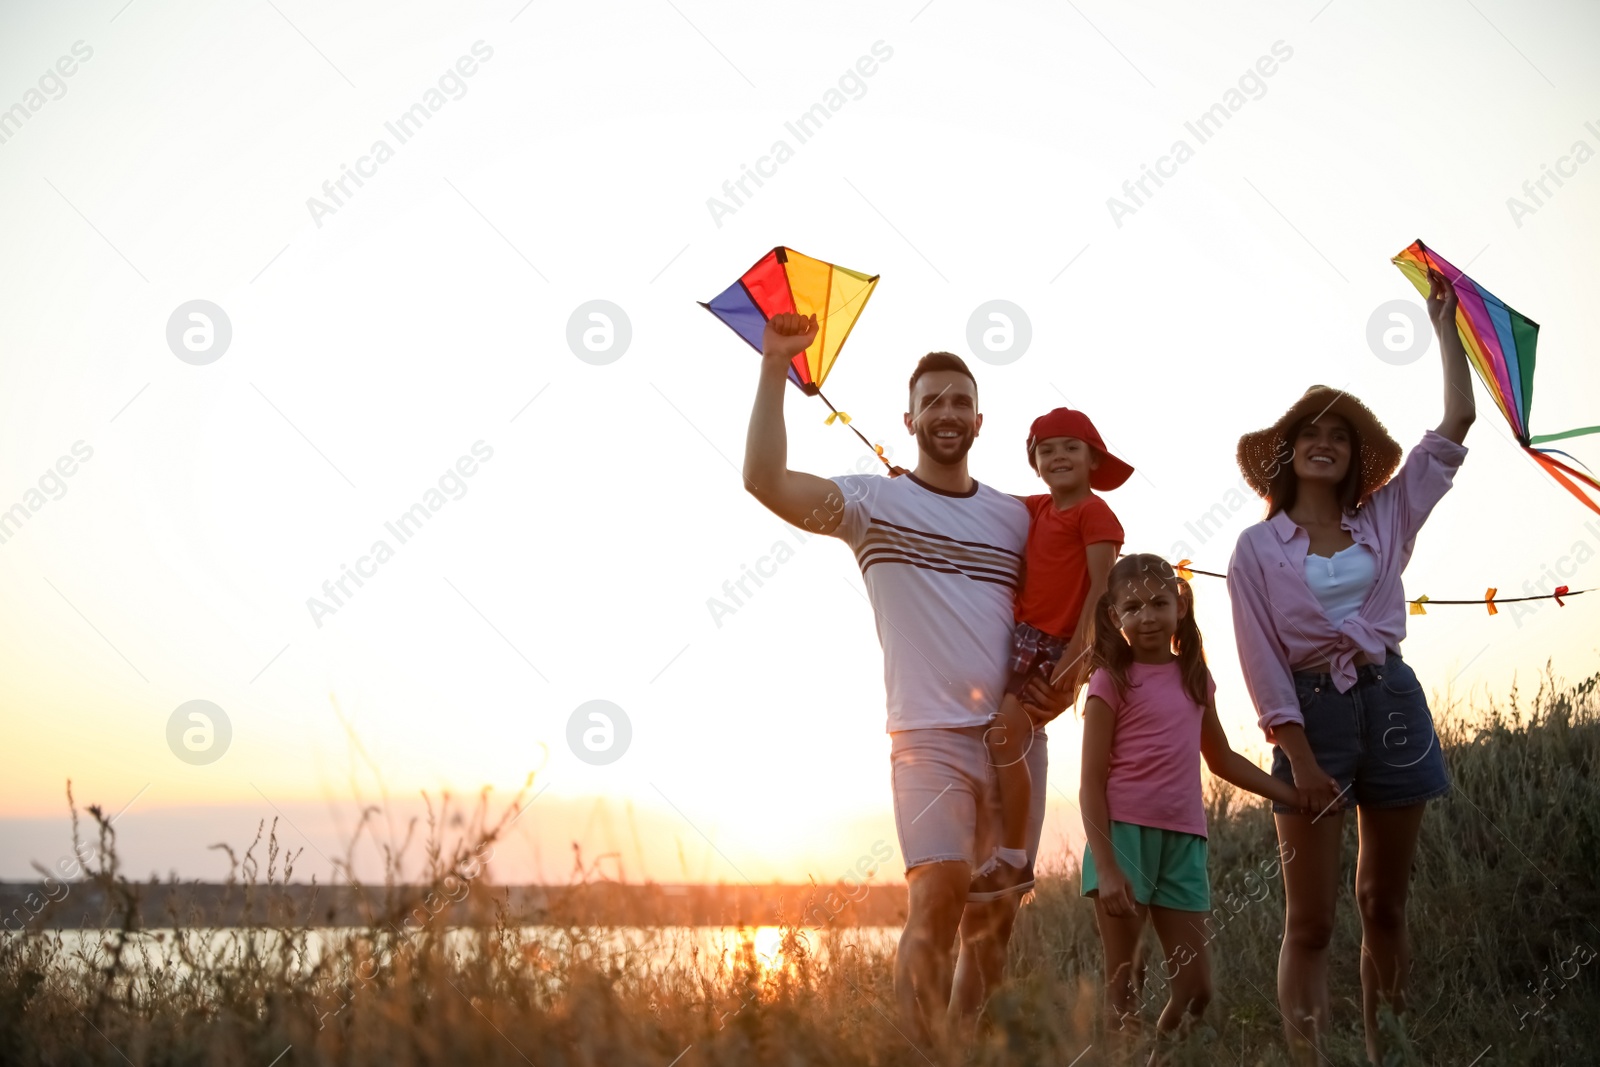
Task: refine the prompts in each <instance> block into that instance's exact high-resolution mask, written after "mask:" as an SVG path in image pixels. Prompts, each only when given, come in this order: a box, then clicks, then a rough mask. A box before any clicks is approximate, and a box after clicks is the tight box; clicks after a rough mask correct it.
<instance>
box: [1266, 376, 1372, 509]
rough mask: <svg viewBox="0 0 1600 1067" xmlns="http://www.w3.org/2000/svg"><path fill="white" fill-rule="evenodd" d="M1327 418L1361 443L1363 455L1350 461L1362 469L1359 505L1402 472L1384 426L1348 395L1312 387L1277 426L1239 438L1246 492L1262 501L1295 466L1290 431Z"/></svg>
mask: <svg viewBox="0 0 1600 1067" xmlns="http://www.w3.org/2000/svg"><path fill="white" fill-rule="evenodd" d="M1325 412H1331V413H1332V414H1334V415H1338V416H1340V417H1341V418H1343V419H1344V420H1345V421H1346V422H1348V423H1349V424H1350V428H1351V429H1353V430H1354V431H1355V432H1356V436H1357V437H1358V438H1359V439H1360V441H1359V443H1360V446H1361V453H1360V455H1359V456H1353V457H1351V459H1352V461H1353V462H1359V463H1360V464H1361V494H1360V497H1361V499H1362V500H1365V499H1366V498H1367V497H1368V496H1369V495H1370V494H1371V493H1372V491H1373V490H1375V489H1377V488H1378V487H1379V486H1381V485H1382V484H1383V483H1384V482H1387V481H1388V480H1389V478H1390V477H1391V476H1392V475H1393V474H1394V472H1395V468H1397V467H1399V466H1400V446H1399V444H1397V443H1396V442H1395V439H1394V438H1393V437H1390V436H1389V431H1388V430H1385V429H1384V428H1383V423H1381V422H1379V421H1378V417H1377V416H1376V415H1374V414H1373V413H1372V412H1371V411H1370V410H1369V409H1368V408H1367V406H1366V405H1365V404H1363V403H1362V402H1361V401H1359V400H1357V399H1356V398H1355V397H1353V396H1351V395H1350V394H1349V393H1345V392H1341V391H1340V390H1338V389H1334V388H1331V387H1329V386H1326V385H1313V386H1312V387H1311V388H1310V389H1307V390H1306V392H1305V395H1304V396H1302V397H1301V398H1300V399H1299V400H1297V401H1295V403H1294V406H1293V407H1291V408H1290V409H1289V410H1288V411H1286V412H1284V413H1283V417H1282V418H1280V419H1279V420H1278V421H1277V422H1275V423H1273V424H1272V425H1271V426H1268V427H1267V428H1266V429H1265V430H1257V431H1255V432H1254V433H1247V434H1245V435H1244V436H1243V437H1241V438H1239V453H1238V458H1239V470H1240V471H1241V472H1242V473H1243V474H1244V477H1245V481H1247V482H1249V483H1250V488H1252V489H1254V490H1255V491H1256V493H1257V494H1258V495H1260V496H1262V497H1265V496H1266V495H1267V493H1268V490H1269V489H1270V487H1271V485H1272V476H1273V474H1275V473H1276V472H1277V470H1278V469H1279V468H1280V467H1282V466H1283V465H1284V464H1287V463H1292V462H1293V461H1294V448H1293V442H1292V441H1289V440H1288V439H1287V436H1288V433H1289V430H1290V428H1291V427H1293V426H1294V424H1295V423H1297V422H1299V421H1300V420H1302V419H1311V418H1316V417H1317V416H1319V415H1322V414H1323V413H1325Z"/></svg>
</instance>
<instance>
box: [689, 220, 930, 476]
mask: <svg viewBox="0 0 1600 1067" xmlns="http://www.w3.org/2000/svg"><path fill="white" fill-rule="evenodd" d="M877 285H878V276H877V275H876V274H874V275H872V276H870V277H869V276H867V275H865V274H862V273H861V272H860V271H856V270H850V269H849V268H848V267H840V266H837V265H835V264H833V263H824V262H823V261H822V260H820V259H812V258H811V257H810V256H807V255H802V254H801V253H799V252H796V251H795V250H794V249H792V248H785V247H783V246H782V245H779V246H778V247H777V248H774V249H773V250H772V251H770V252H768V253H767V254H766V255H764V256H762V257H761V258H760V259H759V260H757V261H756V264H755V266H753V267H751V268H750V269H749V270H747V271H745V272H744V273H743V274H742V275H740V276H739V280H738V281H736V282H734V283H733V284H732V285H730V286H728V288H726V289H724V290H723V291H722V292H721V293H720V294H718V295H717V296H715V297H713V298H712V300H711V302H710V303H706V302H704V301H701V302H700V306H701V307H703V308H705V309H706V310H707V311H709V312H711V314H713V315H715V316H716V317H717V318H719V319H721V320H722V321H723V322H724V323H726V324H727V326H728V328H729V329H731V330H732V331H733V332H734V333H736V334H738V335H739V336H740V337H742V338H744V340H745V343H747V344H748V345H749V346H750V347H751V348H753V349H755V350H756V351H757V352H760V351H761V334H762V331H763V330H765V329H766V325H767V320H768V319H770V318H771V317H772V316H774V315H781V314H784V313H786V312H795V313H798V314H801V315H815V316H816V317H817V336H816V338H815V339H814V340H813V341H812V342H811V347H809V348H807V349H806V350H805V351H804V352H802V353H800V354H799V355H797V356H795V357H794V361H793V362H792V363H791V364H790V366H789V380H790V381H791V382H793V383H794V384H795V385H797V386H799V387H800V390H801V392H803V393H805V394H806V395H807V396H818V397H822V402H823V403H824V404H827V405H828V410H829V411H830V412H831V414H830V415H829V416H828V418H827V422H828V423H829V425H832V423H833V421H834V420H835V419H838V420H839V421H840V422H842V423H844V424H845V425H846V426H849V425H850V416H849V415H846V414H845V413H844V412H842V411H840V410H839V409H838V408H836V407H834V406H833V403H832V402H831V401H830V400H829V399H828V398H827V397H825V396H823V395H822V383H823V382H825V381H827V380H828V374H829V372H831V371H832V370H833V367H834V364H835V363H837V362H838V360H839V352H840V350H841V349H843V348H844V343H845V340H846V339H847V338H849V336H850V331H851V329H852V328H854V326H855V324H856V320H857V319H859V318H860V317H861V312H862V310H863V309H864V308H865V307H866V306H867V300H868V299H869V298H870V297H871V296H872V291H873V289H875V288H877ZM850 429H851V430H852V431H853V432H854V433H855V435H856V436H857V437H861V442H862V443H863V444H865V445H866V446H867V447H868V448H870V449H872V450H873V452H874V453H876V454H877V456H878V458H879V459H880V460H883V465H884V466H886V467H888V468H889V472H890V473H891V474H897V473H899V468H898V467H895V466H893V465H892V464H890V463H889V461H888V460H887V459H885V458H884V455H883V446H882V445H874V444H872V443H871V442H869V441H868V440H867V439H866V438H865V437H862V436H861V431H860V430H857V429H856V428H855V427H854V426H851V427H850Z"/></svg>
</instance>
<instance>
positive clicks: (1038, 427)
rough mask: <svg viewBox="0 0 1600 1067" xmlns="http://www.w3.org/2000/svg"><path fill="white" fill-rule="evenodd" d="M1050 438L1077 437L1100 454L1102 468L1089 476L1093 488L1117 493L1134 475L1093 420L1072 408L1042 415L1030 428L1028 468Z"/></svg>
mask: <svg viewBox="0 0 1600 1067" xmlns="http://www.w3.org/2000/svg"><path fill="white" fill-rule="evenodd" d="M1048 437H1076V438H1077V439H1078V440H1080V441H1082V442H1084V443H1085V444H1087V445H1088V446H1089V447H1090V448H1093V449H1094V450H1095V451H1096V452H1098V453H1100V466H1098V467H1097V468H1095V469H1094V470H1092V471H1090V472H1089V488H1091V489H1098V490H1100V491H1101V492H1105V491H1106V490H1108V489H1115V488H1116V487H1117V486H1119V485H1121V484H1122V483H1123V482H1125V481H1127V480H1128V478H1129V477H1130V476H1131V475H1132V474H1133V468H1132V467H1130V466H1128V464H1126V463H1124V462H1122V460H1120V459H1118V458H1117V457H1116V456H1113V455H1112V454H1111V453H1110V451H1108V450H1107V449H1106V443H1105V442H1104V441H1102V440H1100V431H1099V430H1096V429H1095V428H1094V423H1092V422H1090V421H1089V416H1087V415H1085V414H1084V413H1083V412H1081V411H1074V410H1073V409H1072V408H1056V409H1055V410H1054V411H1052V412H1050V413H1049V414H1048V415H1040V416H1039V417H1038V418H1037V419H1034V420H1033V425H1032V426H1030V427H1028V466H1030V467H1031V466H1033V450H1034V449H1035V448H1037V447H1038V444H1039V442H1040V441H1043V440H1045V439H1046V438H1048Z"/></svg>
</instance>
